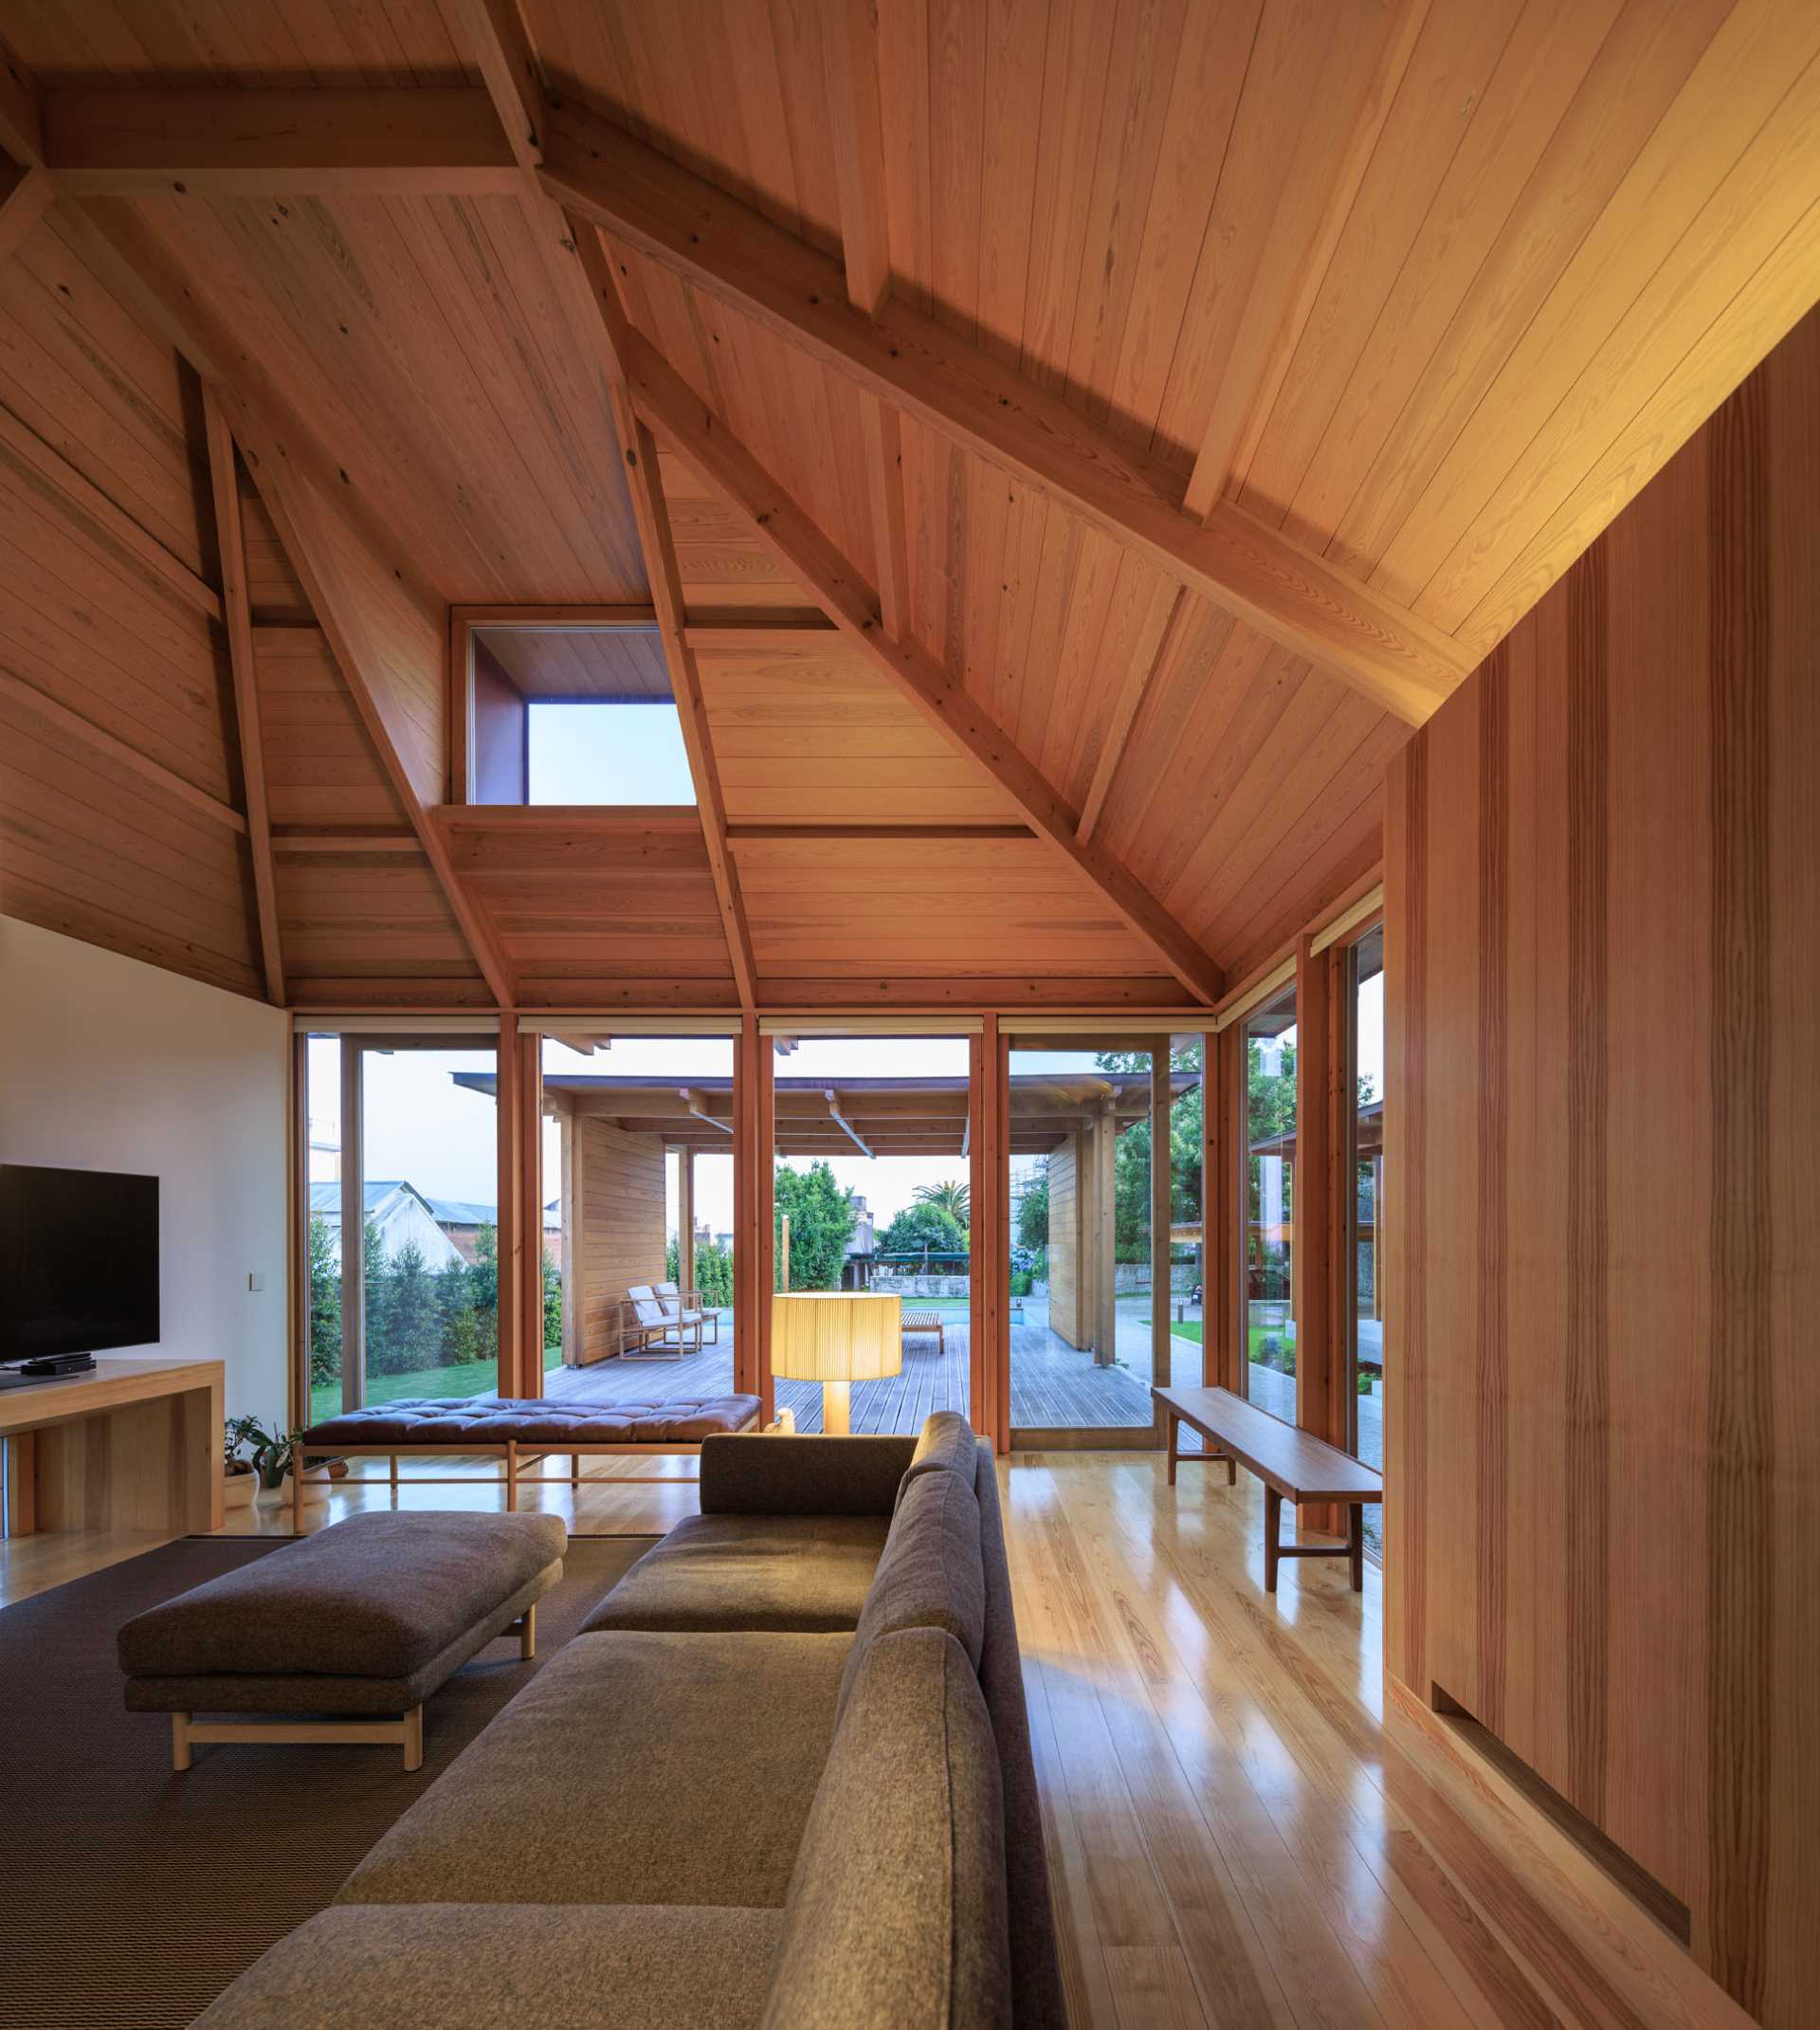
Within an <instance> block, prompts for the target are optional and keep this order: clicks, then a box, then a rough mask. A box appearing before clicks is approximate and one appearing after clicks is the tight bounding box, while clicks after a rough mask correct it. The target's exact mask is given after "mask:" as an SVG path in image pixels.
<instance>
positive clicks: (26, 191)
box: [0, 163, 52, 261]
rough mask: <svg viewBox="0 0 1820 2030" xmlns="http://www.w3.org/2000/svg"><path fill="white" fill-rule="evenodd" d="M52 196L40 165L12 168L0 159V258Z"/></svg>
mask: <svg viewBox="0 0 1820 2030" xmlns="http://www.w3.org/2000/svg"><path fill="white" fill-rule="evenodd" d="M51 196H52V191H51V183H50V177H49V174H47V173H46V172H45V171H44V170H42V169H12V168H9V166H7V165H6V164H5V163H0V261H6V260H9V259H10V258H11V255H12V252H13V249H14V248H15V247H18V246H19V244H20V243H21V242H22V241H23V240H24V239H25V237H26V235H27V233H28V232H29V231H30V230H31V229H32V228H33V227H34V226H35V225H36V224H37V223H38V221H39V220H40V219H41V218H42V217H43V216H44V214H45V207H46V206H47V205H48V204H49V203H50V200H51Z"/></svg>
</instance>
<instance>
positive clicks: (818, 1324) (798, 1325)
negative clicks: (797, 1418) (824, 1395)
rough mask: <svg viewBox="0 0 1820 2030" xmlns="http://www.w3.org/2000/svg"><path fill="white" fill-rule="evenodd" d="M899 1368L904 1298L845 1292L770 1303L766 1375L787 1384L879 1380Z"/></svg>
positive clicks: (776, 1298) (805, 1293) (792, 1296)
mask: <svg viewBox="0 0 1820 2030" xmlns="http://www.w3.org/2000/svg"><path fill="white" fill-rule="evenodd" d="M902 1368H903V1299H902V1298H901V1297H899V1296H896V1295H892V1296H888V1297H875V1296H862V1295H859V1294H857V1293H850V1292H848V1291H846V1290H834V1289H829V1290H802V1291H797V1292H793V1293H792V1294H789V1295H785V1294H783V1293H781V1292H780V1293H779V1294H778V1295H776V1296H774V1297H773V1298H772V1300H771V1371H772V1373H773V1374H774V1375H778V1376H781V1377H782V1378H783V1379H784V1380H785V1381H883V1380H884V1379H885V1378H886V1376H888V1375H895V1374H899V1373H901V1371H902Z"/></svg>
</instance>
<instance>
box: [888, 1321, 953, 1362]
mask: <svg viewBox="0 0 1820 2030" xmlns="http://www.w3.org/2000/svg"><path fill="white" fill-rule="evenodd" d="M913 1332H933V1333H934V1334H935V1335H936V1351H937V1353H939V1354H945V1353H946V1352H947V1351H948V1342H947V1340H946V1339H945V1338H944V1337H943V1336H942V1326H941V1313H940V1312H939V1311H905V1312H904V1314H903V1320H902V1330H901V1332H900V1334H899V1337H900V1338H901V1339H908V1338H909V1337H910V1335H911V1333H913Z"/></svg>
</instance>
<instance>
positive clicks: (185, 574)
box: [0, 409, 221, 620]
mask: <svg viewBox="0 0 1820 2030" xmlns="http://www.w3.org/2000/svg"><path fill="white" fill-rule="evenodd" d="M0 461H4V462H5V463H7V464H9V465H10V466H12V468H13V470H14V471H15V472H18V473H19V474H21V476H22V477H24V478H25V479H26V481H27V484H28V485H32V486H33V487H34V488H38V487H42V486H47V487H49V488H51V489H52V490H54V491H55V492H56V493H58V494H60V495H61V496H62V497H63V500H64V503H66V505H67V506H69V507H70V508H73V509H74V510H75V512H76V513H77V514H78V515H79V516H81V517H82V519H83V520H84V521H88V522H89V523H90V524H91V525H92V526H93V527H94V528H95V529H96V530H98V531H99V532H100V535H101V536H102V537H103V538H104V539H105V540H107V541H108V542H110V543H112V544H114V545H115V546H116V547H117V548H118V549H120V550H123V551H125V552H126V553H127V554H128V555H129V556H130V557H131V558H133V560H134V562H135V563H137V564H138V565H140V566H142V567H143V568H144V569H145V570H146V571H148V572H149V573H150V574H151V575H152V576H154V577H155V578H156V579H157V580H158V581H159V583H160V584H162V585H163V586H164V587H166V588H167V589H168V590H169V591H170V592H172V593H173V594H175V596H176V597H177V598H179V599H181V600H182V601H183V602H184V604H185V605H186V606H191V607H193V608H194V609H195V610H196V612H197V613H206V614H207V615H208V616H209V619H210V620H219V619H220V618H221V594H219V593H217V592H216V590H215V588H214V587H213V586H212V585H210V584H209V581H208V580H207V579H206V578H202V577H199V576H197V575H196V574H195V573H194V572H193V571H191V569H190V567H189V565H187V564H185V563H183V562H182V561H180V559H178V558H175V557H173V555H172V554H171V552H170V551H169V550H167V549H166V548H165V547H164V545H163V544H162V543H161V542H160V541H159V540H157V538H156V537H155V536H152V535H148V534H147V532H146V531H145V530H144V529H143V528H141V527H140V525H139V524H138V523H137V521H134V519H133V517H132V516H131V515H129V514H127V513H126V512H125V510H124V509H123V508H120V507H118V506H117V505H116V504H115V503H114V502H113V501H111V500H110V499H109V498H108V496H107V495H106V494H104V493H103V492H102V491H101V489H100V487H99V486H98V485H95V483H94V481H93V480H91V479H90V478H89V477H88V476H87V474H86V473H83V472H80V471H78V470H77V468H76V467H75V466H72V465H71V464H70V462H69V460H68V459H67V458H65V457H64V454H63V453H62V452H61V451H60V450H58V449H57V448H56V447H55V446H54V445H50V444H46V443H45V440H44V439H43V438H42V437H41V436H39V434H38V433H37V431H36V430H32V429H31V428H30V427H29V426H28V425H27V424H25V423H22V422H21V421H20V419H19V418H18V417H17V416H15V415H14V414H13V413H12V411H10V410H9V409H0Z"/></svg>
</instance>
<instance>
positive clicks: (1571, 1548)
mask: <svg viewBox="0 0 1820 2030" xmlns="http://www.w3.org/2000/svg"><path fill="white" fill-rule="evenodd" d="M1567 614H1568V622H1567V625H1568V672H1567V677H1568V725H1567V740H1568V745H1567V767H1568V813H1567V938H1568V952H1567V968H1568V976H1567V977H1568V990H1567V991H1568V1033H1567V1038H1566V1045H1567V1052H1568V1089H1567V1137H1568V1145H1569V1148H1570V1150H1571V1151H1572V1157H1571V1162H1570V1167H1569V1170H1568V1174H1567V1220H1568V1275H1569V1279H1570V1281H1571V1282H1572V1285H1573V1288H1574V1323H1573V1329H1572V1331H1571V1332H1570V1334H1569V1337H1568V1354H1567V1401H1566V1416H1567V1445H1568V1480H1569V1483H1570V1485H1571V1486H1572V1488H1573V1490H1574V1494H1573V1498H1572V1500H1571V1501H1570V1503H1569V1505H1568V1511H1567V1600H1566V1611H1567V1625H1566V1629H1565V1635H1566V1638H1567V1671H1568V1687H1569V1691H1568V1768H1567V1775H1568V1782H1567V1786H1566V1787H1567V1793H1568V1796H1569V1797H1570V1798H1571V1799H1572V1800H1573V1801H1574V1803H1575V1804H1576V1805H1578V1807H1579V1808H1580V1810H1581V1811H1583V1812H1585V1813H1586V1814H1587V1815H1588V1817H1589V1818H1592V1819H1593V1820H1598V1819H1599V1818H1600V1816H1601V1814H1600V1807H1601V1805H1602V1803H1603V1801H1604V1784H1605V1696H1606V1635H1607V1630H1608V1626H1609V1621H1608V1615H1607V1602H1606V1598H1605V1582H1606V1558H1607V1542H1606V1539H1607V1531H1608V1525H1609V1520H1610V1509H1611V1487H1610V1477H1609V1476H1610V1462H1609V1459H1608V1455H1607V1437H1608V1416H1609V1411H1608V1403H1607V1379H1606V1365H1607V1360H1608V1356H1609V1347H1608V1344H1607V1325H1608V1321H1607V1316H1606V1268H1607V1256H1606V1192H1607V1175H1606V1170H1607V1153H1608V1151H1607V1138H1606V1114H1605V1107H1606V1028H1605V1025H1606V1008H1605V997H1606V929H1607V915H1606V911H1607V896H1606V766H1607V760H1608V747H1609V740H1608V729H1607V713H1606V689H1605V681H1606V680H1605V649H1606V636H1605V552H1604V550H1603V548H1601V547H1600V546H1598V545H1595V546H1594V547H1593V548H1592V550H1591V551H1589V552H1588V554H1587V555H1586V556H1585V557H1584V558H1581V559H1580V561H1579V562H1578V563H1577V564H1576V565H1574V569H1573V570H1572V571H1571V572H1569V574H1568V578H1567Z"/></svg>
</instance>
